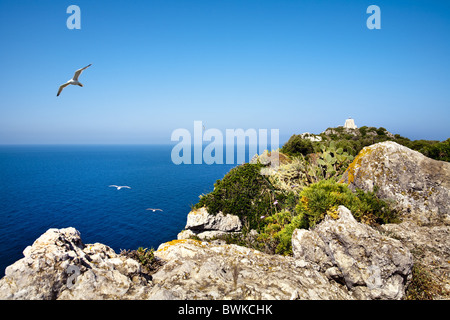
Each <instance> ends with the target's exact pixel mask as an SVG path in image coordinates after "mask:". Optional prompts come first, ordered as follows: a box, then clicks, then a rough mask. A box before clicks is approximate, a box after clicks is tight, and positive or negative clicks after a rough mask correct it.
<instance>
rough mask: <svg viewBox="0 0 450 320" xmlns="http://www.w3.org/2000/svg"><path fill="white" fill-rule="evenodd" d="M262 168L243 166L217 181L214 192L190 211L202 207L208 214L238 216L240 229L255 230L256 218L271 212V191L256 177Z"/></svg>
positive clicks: (273, 190)
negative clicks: (241, 227) (241, 224)
mask: <svg viewBox="0 0 450 320" xmlns="http://www.w3.org/2000/svg"><path fill="white" fill-rule="evenodd" d="M261 167H262V165H260V164H249V163H245V164H242V165H240V166H237V167H235V168H233V169H231V170H230V172H228V173H227V174H226V175H225V176H224V177H223V179H222V180H217V181H216V183H215V184H214V190H213V191H212V192H211V193H208V194H207V195H204V196H202V197H201V198H200V201H199V202H198V203H197V204H196V205H195V206H194V208H201V207H206V208H207V210H208V212H209V213H211V214H217V213H219V212H220V211H221V212H222V213H223V214H225V215H226V214H233V215H236V216H238V217H239V218H240V219H241V221H242V222H243V223H244V226H245V227H246V228H247V229H248V230H250V229H259V224H260V217H261V216H263V215H266V216H267V215H270V214H272V213H274V212H275V207H274V206H275V205H274V204H273V203H274V199H275V189H274V187H273V185H272V184H271V183H270V181H269V180H268V179H267V178H266V177H265V176H262V175H261V174H260V170H261Z"/></svg>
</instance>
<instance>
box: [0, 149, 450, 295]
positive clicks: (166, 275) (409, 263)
mask: <svg viewBox="0 0 450 320" xmlns="http://www.w3.org/2000/svg"><path fill="white" fill-rule="evenodd" d="M448 166H449V164H448V163H441V162H439V161H438V162H433V161H431V162H430V159H426V158H424V157H420V156H419V155H418V154H416V153H415V152H413V151H411V150H409V149H404V148H403V147H401V146H398V145H396V144H392V143H380V144H377V145H373V146H370V147H368V148H366V149H364V150H363V151H362V152H361V153H360V154H359V155H358V157H357V158H356V159H355V161H354V162H353V163H352V165H351V166H350V167H349V169H348V170H347V172H346V174H345V175H344V179H343V181H345V182H347V183H349V184H350V186H352V187H354V188H363V189H367V190H373V188H374V186H377V187H378V192H379V194H380V196H382V197H384V198H392V199H394V200H396V201H397V203H398V206H399V208H400V209H401V210H402V212H403V222H402V223H400V224H389V225H383V226H380V227H379V228H378V229H374V228H372V227H369V226H367V225H365V224H362V223H359V222H357V221H356V220H355V219H354V217H353V215H352V214H351V212H350V211H349V210H348V209H347V208H345V207H343V206H340V207H339V208H338V210H337V211H336V212H335V213H334V214H333V215H330V214H327V215H326V217H325V219H324V220H323V221H322V222H320V223H318V224H317V225H316V226H315V227H314V228H313V229H311V230H305V229H297V230H295V231H294V233H293V236H292V249H293V253H294V254H293V256H280V255H271V254H265V253H262V252H259V251H257V250H254V249H250V248H246V247H242V246H238V245H231V244H223V243H220V242H217V241H212V242H207V241H204V240H205V239H208V238H211V237H215V236H217V235H223V234H227V233H235V232H240V231H241V229H242V223H241V222H240V221H239V218H237V217H236V216H232V215H223V214H217V215H210V214H208V212H207V211H206V209H205V208H201V209H197V210H194V211H192V212H191V213H189V215H188V219H187V224H186V228H185V229H186V230H185V231H184V232H183V233H181V234H180V235H179V236H178V238H179V239H178V240H174V241H171V242H168V243H164V244H161V245H160V246H159V248H158V250H157V251H156V252H155V253H154V255H155V257H156V259H157V260H158V261H159V264H160V265H161V266H160V267H159V268H158V269H157V270H155V271H153V272H151V273H149V272H148V270H146V269H145V268H144V267H143V266H142V265H141V264H140V263H139V262H137V261H136V260H134V259H132V258H130V257H128V256H126V255H123V254H117V253H115V252H114V251H113V250H112V249H111V248H109V247H108V246H106V245H103V244H100V243H95V244H84V243H83V241H82V239H81V236H80V233H79V232H78V231H77V230H75V229H74V228H66V229H50V230H48V231H47V232H45V233H44V234H43V235H42V236H41V237H39V238H38V239H37V240H36V241H35V242H34V243H33V244H32V245H31V246H29V247H27V248H26V249H25V250H24V252H23V254H24V258H22V259H20V260H18V261H16V262H15V263H14V264H12V265H11V266H9V267H7V268H6V270H5V276H4V277H3V278H2V279H1V280H0V298H2V299H402V298H404V297H405V290H406V288H407V287H408V285H409V284H410V283H411V281H412V278H413V269H414V266H415V265H417V264H422V265H424V266H426V267H428V268H430V270H431V272H432V274H433V277H435V281H439V283H440V284H441V286H442V288H443V289H442V290H441V291H440V295H437V296H434V297H433V298H447V297H448V292H449V291H450V290H449V289H450V283H449V280H448V279H449V269H450V268H449V261H450V252H449V248H448V243H450V242H449V240H450V230H449V226H448V221H449V219H448V215H449V211H448V208H449V187H448V184H449V182H450V175H449V167H448ZM192 236H195V238H196V239H201V240H193V239H186V238H188V237H192Z"/></svg>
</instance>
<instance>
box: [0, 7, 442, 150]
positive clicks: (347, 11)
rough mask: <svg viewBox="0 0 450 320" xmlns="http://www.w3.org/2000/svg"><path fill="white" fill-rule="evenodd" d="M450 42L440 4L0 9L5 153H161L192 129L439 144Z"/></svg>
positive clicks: (0, 133)
mask: <svg viewBox="0 0 450 320" xmlns="http://www.w3.org/2000/svg"><path fill="white" fill-rule="evenodd" d="M71 4H75V5H78V6H79V7H80V9H81V30H69V29H67V27H66V20H67V18H68V17H69V14H67V13H66V9H67V7H68V6H69V5H71ZM371 4H375V5H378V6H379V7H380V8H381V30H369V29H368V28H367V27H366V20H367V18H368V17H369V14H367V13H366V9H367V7H368V6H369V5H371ZM449 35H450V1H441V0H439V1H438V0H431V1H430V0H428V1H426V0H422V1H415V0H408V1H406V0H405V1H393V0H390V1H381V0H373V1H372V0H371V1H363V0H354V1H352V0H334V1H331V0H330V1H325V0H324V1H321V0H303V1H300V0H150V1H113V0H110V1H101V0H97V1H92V0H89V1H82V0H71V1H63V0H59V1H43V0H32V1H23V0H0V41H1V45H0V47H1V50H0V67H1V77H0V144H16V143H17V144H23V143H25V144H28V143H30V144H34V143H50V144H52V143H64V144H65V143H68V144H71V143H99V144H101V143H108V144H109V143H118V144H122V143H138V144H141V143H144V144H147V143H170V135H171V133H172V131H173V130H175V129H177V128H186V129H188V130H190V131H191V132H193V122H194V120H202V121H203V122H204V123H205V125H206V126H207V127H208V128H217V129H220V130H223V132H225V129H226V128H230V129H232V128H242V129H249V128H255V129H260V128H261V129H280V136H281V143H282V142H283V141H286V140H287V139H288V138H289V136H291V135H292V134H294V133H302V132H306V131H308V132H313V133H320V132H322V131H323V130H325V129H326V128H327V127H330V126H333V127H334V126H338V125H343V124H344V121H345V119H346V118H347V117H350V116H351V117H353V118H354V119H355V122H356V124H357V125H358V126H363V125H367V126H376V127H379V126H383V127H385V128H386V129H388V130H389V131H391V132H393V133H399V134H401V135H404V136H406V137H409V138H411V139H420V138H423V139H436V140H444V139H446V138H448V137H450V126H449V123H450V121H449V120H450V58H449V57H450V41H449V40H450V36H449ZM89 63H92V64H93V65H92V67H91V68H89V69H88V70H86V71H85V72H84V73H83V75H82V76H81V77H80V81H81V82H82V83H83V84H84V88H80V87H75V86H70V87H68V88H66V89H65V90H64V91H63V93H62V94H61V96H60V97H58V98H57V97H56V92H57V90H58V87H59V85H60V84H62V83H64V82H66V81H67V80H69V79H70V78H71V77H72V75H73V73H74V71H75V70H76V69H78V68H80V67H83V66H85V65H87V64H89Z"/></svg>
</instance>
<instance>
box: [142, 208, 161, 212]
mask: <svg viewBox="0 0 450 320" xmlns="http://www.w3.org/2000/svg"><path fill="white" fill-rule="evenodd" d="M145 210H152V211H153V212H155V211H162V210H161V209H153V208H148V209H145Z"/></svg>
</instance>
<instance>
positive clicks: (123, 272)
mask: <svg viewBox="0 0 450 320" xmlns="http://www.w3.org/2000/svg"><path fill="white" fill-rule="evenodd" d="M23 254H24V258H22V259H20V260H18V261H16V262H15V263H14V264H12V265H10V266H9V267H7V268H6V270H5V276H4V277H3V278H2V279H1V280H0V298H1V299H27V300H28V299H39V300H47V299H136V298H145V297H146V292H147V291H148V289H149V288H148V287H147V283H148V281H149V279H150V278H149V276H147V275H146V274H145V273H143V272H142V269H141V265H140V264H139V263H138V262H137V261H136V260H133V259H128V258H126V257H123V256H119V255H117V254H116V253H115V252H114V250H112V249H111V248H110V247H108V246H105V245H104V244H100V243H94V244H88V245H84V244H83V242H82V240H81V237H80V233H79V232H78V231H77V230H76V229H74V228H65V229H49V230H48V231H47V232H45V233H44V234H43V235H41V236H40V237H39V238H38V239H37V240H36V241H35V242H34V243H33V245H32V246H28V247H27V248H26V249H25V250H24V251H23Z"/></svg>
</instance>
